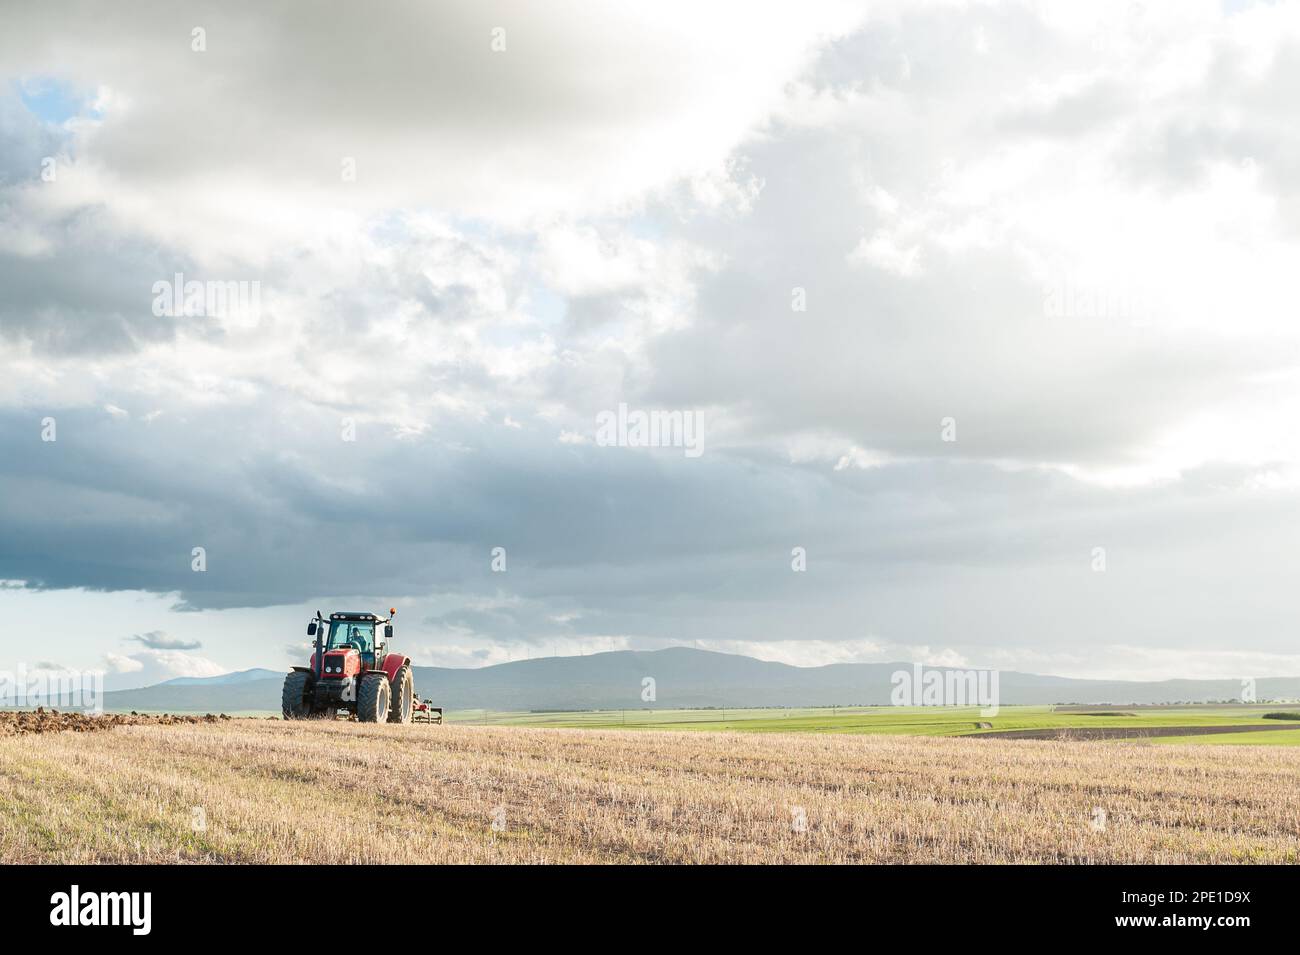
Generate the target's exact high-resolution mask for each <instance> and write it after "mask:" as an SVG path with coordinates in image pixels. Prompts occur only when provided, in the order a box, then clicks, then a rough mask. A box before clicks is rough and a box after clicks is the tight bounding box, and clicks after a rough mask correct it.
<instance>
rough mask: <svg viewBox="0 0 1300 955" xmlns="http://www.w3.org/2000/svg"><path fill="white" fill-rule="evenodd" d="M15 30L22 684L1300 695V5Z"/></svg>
mask: <svg viewBox="0 0 1300 955" xmlns="http://www.w3.org/2000/svg"><path fill="white" fill-rule="evenodd" d="M3 16H4V26H3V29H0V80H2V82H0V370H2V372H3V374H0V580H3V581H4V582H3V584H0V613H3V615H4V618H5V620H6V623H7V627H6V631H7V635H6V636H4V637H0V666H4V667H14V666H16V665H17V664H18V663H25V664H26V665H28V666H32V665H38V664H44V665H58V666H63V667H76V668H94V667H105V668H107V669H108V670H109V671H110V672H111V673H112V674H113V677H112V680H113V681H114V682H113V685H139V684H144V683H150V682H155V681H157V680H159V679H165V678H167V677H170V676H177V675H204V674H212V673H219V672H224V671H227V670H232V669H242V668H245V667H250V666H267V667H273V668H281V667H284V666H286V665H288V664H289V663H290V662H291V658H297V657H299V656H301V654H302V652H303V651H302V642H303V640H304V639H305V638H304V637H303V635H302V634H303V630H304V626H305V623H306V618H307V616H308V614H309V613H311V612H314V611H315V610H316V609H318V608H319V609H321V610H322V611H325V612H329V611H330V610H334V609H373V610H380V609H382V608H386V607H388V606H396V607H397V608H398V610H399V613H398V635H399V637H400V640H401V646H402V647H403V648H405V649H407V650H409V652H410V653H411V655H412V656H413V657H414V658H415V659H416V661H417V662H418V663H421V664H442V665H453V666H477V665H482V664H486V663H493V662H500V661H504V660H509V659H520V658H523V657H525V656H529V655H532V656H538V655H544V654H552V653H561V654H566V653H579V652H587V653H590V652H594V651H597V650H602V649H621V648H633V649H653V648H657V647H663V646H670V645H680V644H687V645H698V646H701V647H705V648H711V649H719V650H728V651H736V652H744V653H750V654H753V655H755V656H759V657H763V658H765V659H774V660H783V661H786V662H792V663H799V664H818V663H826V662H837V661H882V660H921V661H930V662H954V663H955V662H960V661H965V662H966V663H967V664H969V665H973V666H999V667H1004V668H1015V669H1021V670H1030V671H1035V672H1050V673H1058V674H1062V675H1072V676H1108V677H1131V678H1158V677H1172V676H1226V677H1246V676H1272V675H1283V674H1286V675H1296V674H1300V647H1297V644H1296V636H1297V632H1296V630H1297V628H1296V623H1297V616H1298V613H1297V609H1296V606H1297V605H1296V601H1295V598H1294V593H1295V582H1294V559H1293V555H1294V553H1295V551H1296V549H1297V548H1298V547H1300V508H1298V505H1300V430H1297V428H1296V426H1295V422H1296V420H1297V418H1298V417H1300V350H1298V348H1297V346H1298V345H1300V325H1297V312H1296V302H1297V294H1296V285H1297V282H1300V267H1298V265H1300V255H1298V253H1300V192H1298V190H1300V124H1297V123H1296V122H1295V99H1296V94H1297V93H1298V92H1300V9H1297V6H1296V5H1295V4H1284V3H1277V4H1266V3H1250V2H1243V0H1233V2H1196V0H1177V2H1172V3H1168V4H1164V3H1156V2H1150V0H1140V2H1132V0H1123V2H1119V3H1086V4H1082V3H1074V2H1064V0H1063V2H1060V3H1055V2H1045V0H1024V2H1008V3H975V4H966V3H933V4H930V3H918V2H912V0H909V2H906V3H887V2H882V3H874V2H873V3H836V2H826V3H823V2H812V0H809V2H801V3H799V4H790V3H782V4H773V5H771V6H765V5H756V4H753V3H745V4H738V5H734V6H732V5H726V4H716V5H715V4H700V3H694V2H692V3H686V2H682V3H672V2H660V3H654V4H646V3H608V4H589V3H581V4H580V3H573V4H566V3H561V2H552V3H547V4H539V3H534V2H517V3H497V2H477V0H476V2H473V3H469V2H465V3H439V4H432V3H415V2H395V3H392V4H385V5H383V15H382V16H378V15H376V11H375V8H374V7H373V5H364V4H352V3H349V4H344V3H338V4H321V3H313V4H310V5H307V4H262V5H255V6H254V5H249V6H241V7H240V8H239V9H232V8H231V5H229V4H217V3H211V4H208V3H175V2H159V3H147V2H139V3H133V4H130V5H126V6H117V5H114V6H111V7H110V6H109V5H105V4H103V3H99V2H86V3H75V2H67V3H65V2H49V3H41V4H27V5H24V6H23V7H22V8H19V9H12V8H11V9H7V10H6V11H5V13H4V15H3ZM178 274H179V275H181V276H183V280H182V286H183V285H184V283H189V282H197V283H200V288H201V289H202V290H205V291H206V290H207V289H209V288H212V287H219V288H230V287H231V286H227V285H226V284H225V283H243V284H242V285H241V286H239V287H240V288H241V289H242V290H243V291H244V292H245V294H246V295H248V296H250V297H251V298H252V301H251V304H249V303H248V302H246V303H245V304H246V305H248V307H246V308H243V309H237V308H233V307H231V308H221V307H219V305H215V306H213V307H212V308H207V307H195V308H190V309H188V310H187V309H185V308H180V309H177V308H173V307H172V305H173V304H174V303H173V302H172V300H171V298H170V296H167V295H164V296H163V298H164V299H165V301H164V303H163V306H162V307H161V308H160V307H159V293H158V289H159V288H167V289H169V288H171V285H167V284H166V283H172V285H174V284H175V282H176V276H177V275H178ZM159 283H164V285H162V286H160V285H159ZM205 301H206V300H205ZM200 304H201V305H202V304H203V303H200ZM620 405H624V406H626V408H627V409H629V411H630V412H638V411H642V412H646V413H649V412H652V411H662V412H676V413H678V414H679V415H681V416H684V417H683V419H682V420H690V421H692V422H696V423H698V425H699V426H700V428H701V431H700V435H701V436H702V440H701V445H700V448H701V449H702V453H700V454H698V455H688V454H687V453H685V451H684V449H683V448H682V447H680V446H672V442H671V441H669V442H660V443H661V444H668V445H669V446H661V447H628V446H620V445H619V444H614V445H611V444H610V442H608V441H606V440H602V439H600V435H599V434H598V427H597V423H598V421H599V420H601V415H602V414H607V413H609V412H611V411H617V409H618V408H619V406H620ZM629 440H631V439H629ZM623 443H624V444H625V443H629V442H623ZM195 548H202V549H203V550H202V562H201V563H203V564H204V565H205V566H204V567H203V568H202V569H195V568H196V558H195V557H194V554H195ZM494 548H503V549H504V551H503V552H497V553H498V554H502V555H503V557H502V559H501V560H497V561H496V567H495V568H494V558H493V553H494ZM796 548H802V551H796ZM502 563H504V568H503V569H502ZM797 567H805V568H806V569H802V570H800V569H796V568H797Z"/></svg>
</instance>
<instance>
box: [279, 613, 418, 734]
mask: <svg viewBox="0 0 1300 955" xmlns="http://www.w3.org/2000/svg"><path fill="white" fill-rule="evenodd" d="M396 614H397V611H396V610H392V609H390V610H389V611H388V616H387V617H377V616H375V615H374V614H373V613H332V614H330V617H329V620H326V619H324V618H323V617H322V616H321V615H320V611H317V612H316V619H314V620H313V621H312V622H311V623H309V624H308V625H307V636H309V637H315V638H316V652H315V653H313V654H312V657H311V663H310V664H309V665H308V666H305V667H294V668H293V670H292V672H290V673H289V674H288V675H287V676H286V677H285V678H284V692H283V694H282V696H281V704H282V709H283V711H284V718H285V719H286V720H305V719H312V718H319V717H327V718H328V717H333V716H337V715H338V712H339V711H340V710H346V711H347V712H349V713H353V714H355V715H356V718H357V719H358V720H360V721H361V722H362V723H383V722H385V721H387V722H389V723H409V722H411V716H412V713H413V712H414V710H415V708H416V706H417V705H418V701H417V699H416V696H415V683H414V680H413V679H412V677H411V659H410V657H405V656H402V654H400V653H390V652H389V650H388V641H389V640H391V639H392V638H393V617H394V616H395V615H396Z"/></svg>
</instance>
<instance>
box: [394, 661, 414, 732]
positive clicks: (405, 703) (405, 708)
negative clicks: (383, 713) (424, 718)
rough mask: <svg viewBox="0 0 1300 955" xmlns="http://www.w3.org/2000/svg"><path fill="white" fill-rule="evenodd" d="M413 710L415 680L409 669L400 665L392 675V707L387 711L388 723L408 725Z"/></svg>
mask: <svg viewBox="0 0 1300 955" xmlns="http://www.w3.org/2000/svg"><path fill="white" fill-rule="evenodd" d="M414 710H415V680H414V678H413V677H412V676H411V668H410V667H409V666H406V665H402V666H401V667H398V669H397V672H396V673H395V674H393V706H392V709H390V710H389V711H388V722H390V723H409V722H411V713H412V712H414Z"/></svg>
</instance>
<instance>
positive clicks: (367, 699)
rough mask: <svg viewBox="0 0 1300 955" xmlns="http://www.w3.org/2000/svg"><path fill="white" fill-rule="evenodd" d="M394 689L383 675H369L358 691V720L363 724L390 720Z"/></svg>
mask: <svg viewBox="0 0 1300 955" xmlns="http://www.w3.org/2000/svg"><path fill="white" fill-rule="evenodd" d="M392 698H393V688H392V687H391V686H389V685H388V677H387V676H386V675H385V674H383V673H367V674H366V675H365V676H363V677H362V678H361V688H360V689H358V690H357V719H358V720H360V721H361V722H362V723H379V722H382V721H383V720H386V719H387V718H388V710H389V707H390V706H391V702H392Z"/></svg>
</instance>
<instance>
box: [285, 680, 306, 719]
mask: <svg viewBox="0 0 1300 955" xmlns="http://www.w3.org/2000/svg"><path fill="white" fill-rule="evenodd" d="M310 689H311V674H310V673H303V672H302V671H301V670H293V671H291V672H290V673H289V675H288V676H286V677H285V678H284V689H283V690H281V691H280V710H281V712H282V713H283V714H284V718H285V719H286V720H305V719H307V718H309V717H310V716H311V715H312V711H311V701H310V700H309V699H308V698H307V691H308V690H310Z"/></svg>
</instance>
